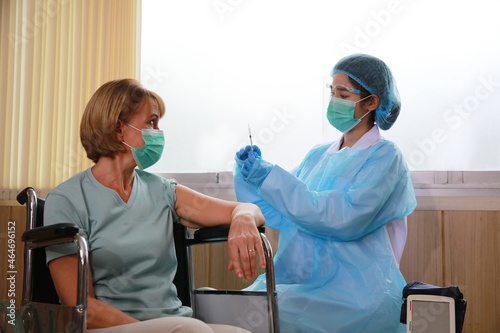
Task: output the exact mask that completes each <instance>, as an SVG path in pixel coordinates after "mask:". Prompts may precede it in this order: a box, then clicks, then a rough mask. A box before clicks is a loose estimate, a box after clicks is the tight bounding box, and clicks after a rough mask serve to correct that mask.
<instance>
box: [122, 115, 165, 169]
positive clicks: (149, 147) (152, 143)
mask: <svg viewBox="0 0 500 333" xmlns="http://www.w3.org/2000/svg"><path fill="white" fill-rule="evenodd" d="M127 125H129V126H130V127H132V128H133V129H136V130H138V131H140V132H142V138H143V140H144V142H145V145H144V147H140V148H132V147H131V146H130V145H128V144H126V143H125V142H123V141H122V143H123V144H124V145H126V146H127V147H129V148H130V150H131V151H132V156H133V157H134V160H135V163H137V166H138V167H139V169H141V170H144V169H146V168H149V167H150V166H152V165H153V164H155V163H156V162H158V161H159V160H160V157H161V154H162V153H163V147H165V137H164V136H163V131H162V130H155V129H142V130H140V129H138V128H136V127H134V126H132V125H130V124H127Z"/></svg>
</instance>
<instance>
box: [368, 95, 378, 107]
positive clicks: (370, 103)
mask: <svg viewBox="0 0 500 333" xmlns="http://www.w3.org/2000/svg"><path fill="white" fill-rule="evenodd" d="M379 105H380V97H378V96H377V95H373V96H372V97H371V98H370V100H369V101H368V110H370V111H373V110H375V109H376V108H378V106H379Z"/></svg>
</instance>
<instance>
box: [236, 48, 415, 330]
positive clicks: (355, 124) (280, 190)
mask: <svg viewBox="0 0 500 333" xmlns="http://www.w3.org/2000/svg"><path fill="white" fill-rule="evenodd" d="M332 77H333V81H332V84H331V86H330V88H331V101H330V104H329V106H328V110H327V118H328V121H329V122H330V124H332V126H334V127H335V128H337V129H338V130H339V131H341V132H342V133H343V135H342V136H341V138H340V139H339V140H338V141H335V142H333V143H331V142H330V143H326V144H321V145H318V146H316V147H314V148H313V149H312V150H311V151H310V152H309V153H308V154H307V155H306V157H305V159H304V160H303V161H302V163H301V164H300V165H299V166H298V167H297V168H295V169H294V170H293V171H292V172H290V173H289V172H287V171H285V170H283V169H282V168H280V167H279V166H278V165H273V164H271V163H269V162H267V161H265V160H263V159H262V157H261V152H260V149H258V147H256V146H254V147H253V148H254V149H253V150H251V149H250V147H246V148H243V149H241V150H240V151H239V152H237V154H236V161H237V165H236V169H235V188H236V194H237V197H238V200H239V201H242V202H253V203H255V204H257V205H258V206H259V207H260V208H261V210H262V212H263V213H264V216H265V218H266V225H267V226H269V227H271V228H274V229H277V230H279V231H280V234H279V246H278V251H277V253H276V256H275V277H276V284H277V286H276V289H277V291H278V306H279V320H280V329H281V330H282V331H283V332H287V333H288V332H336V333H341V332H346V333H347V332H348V333H355V332H360V333H361V332H380V333H388V332H404V330H405V327H404V326H403V325H401V324H399V314H400V308H401V291H402V289H403V287H404V286H405V284H406V282H405V280H404V278H403V276H402V275H401V273H400V271H399V262H400V260H401V255H402V253H403V249H404V245H405V242H406V230H407V229H406V217H407V216H408V215H409V214H410V213H411V212H412V211H413V210H414V209H415V207H416V200H415V194H414V191H413V186H412V183H411V180H410V173H409V171H408V168H407V165H406V163H405V161H404V159H403V156H402V155H401V152H400V151H399V149H398V148H397V146H396V145H395V144H394V143H393V142H390V141H388V140H385V139H384V138H382V137H381V136H380V129H382V130H388V129H389V128H390V127H391V126H392V125H393V124H394V122H395V121H396V119H397V117H398V115H399V112H400V108H401V102H400V98H399V94H398V90H397V87H396V83H395V81H394V78H393V76H392V74H391V71H390V70H389V68H388V67H387V66H386V64H385V63H384V62H383V61H381V60H380V59H378V58H375V57H372V56H369V55H364V54H356V55H351V56H347V57H345V58H343V59H341V60H340V61H339V62H338V63H337V64H336V65H335V67H334V68H333V70H332ZM263 289H265V278H264V276H260V277H258V278H257V280H256V281H255V283H254V284H253V285H252V286H250V287H249V288H248V290H263Z"/></svg>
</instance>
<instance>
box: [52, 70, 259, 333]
mask: <svg viewBox="0 0 500 333" xmlns="http://www.w3.org/2000/svg"><path fill="white" fill-rule="evenodd" d="M164 113H165V106H164V103H163V101H162V99H161V98H160V97H159V96H158V95H157V94H155V93H153V92H151V91H148V90H146V89H144V88H143V87H141V85H140V83H139V82H137V81H135V80H130V79H125V80H117V81H111V82H108V83H106V84H104V85H103V86H101V87H100V88H99V89H98V90H97V91H96V92H95V94H94V95H93V96H92V98H91V99H90V101H89V102H88V104H87V107H86V109H85V112H84V114H83V117H82V120H81V128H80V136H81V142H82V144H83V146H84V148H85V150H86V152H87V156H88V158H90V159H91V160H92V161H93V162H95V165H94V166H93V167H91V168H90V169H87V170H85V171H83V172H81V173H78V174H76V175H75V176H73V177H72V178H70V179H69V180H67V181H65V182H64V183H62V184H60V185H59V186H57V187H56V188H55V189H54V190H52V191H51V192H50V193H49V194H48V196H47V199H46V206H45V216H44V220H45V221H46V224H53V223H60V222H71V223H74V224H76V225H77V226H78V227H79V229H80V231H79V232H80V234H82V235H83V236H84V237H85V238H86V239H87V241H88V244H89V249H90V267H91V274H90V275H91V276H90V281H89V300H88V319H87V326H88V328H89V329H100V328H108V329H105V330H96V331H98V332H101V331H102V332H171V331H175V332H178V331H182V332H236V331H237V332H242V331H244V330H241V329H236V328H231V327H228V326H223V325H206V324H204V323H202V322H201V321H198V320H196V319H193V318H190V317H191V315H192V311H191V309H190V308H188V307H185V306H182V304H181V302H180V301H179V300H178V299H177V296H176V295H177V294H176V289H175V286H174V285H173V283H172V281H173V278H174V275H175V272H176V267H177V261H176V257H175V249H174V243H173V237H172V224H173V223H182V224H183V225H185V226H187V227H193V228H199V227H204V226H214V225H216V224H230V231H229V239H228V246H229V255H230V265H229V269H230V270H234V271H235V273H236V275H237V276H238V277H239V278H242V277H245V278H246V279H250V278H252V277H255V276H256V257H257V256H258V257H259V262H260V263H261V266H262V267H265V263H264V262H265V261H264V253H263V249H262V246H261V241H260V237H259V233H258V231H257V226H260V225H263V224H264V217H263V215H262V213H261V212H260V210H259V208H258V207H257V206H255V205H253V204H245V203H237V202H229V201H223V200H219V199H215V198H211V197H208V196H205V195H203V194H200V193H197V192H195V191H193V190H190V189H189V188H187V187H184V186H182V185H178V184H177V183H176V181H175V180H167V179H164V178H161V177H158V176H156V175H153V174H151V173H148V172H146V171H143V169H145V168H147V167H149V166H151V165H153V164H154V163H156V162H157V161H158V160H159V159H160V156H161V154H162V151H163V146H164V137H163V132H162V131H161V130H159V129H158V121H159V119H160V118H161V117H162V116H163V115H164ZM136 166H137V167H139V169H136ZM74 253H75V249H74V248H72V247H71V246H69V247H68V246H58V247H52V248H50V249H48V250H47V262H48V265H49V268H50V272H51V274H52V277H53V280H54V283H55V286H56V289H57V292H58V294H59V297H60V299H61V301H62V303H63V304H68V305H74V304H75V303H76V299H75V295H76V289H75V288H76V279H77V271H76V267H77V263H76V261H77V257H76V254H74ZM158 318H160V319H158ZM126 324H128V325H126ZM109 327H111V328H109Z"/></svg>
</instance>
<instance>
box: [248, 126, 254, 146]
mask: <svg viewBox="0 0 500 333" xmlns="http://www.w3.org/2000/svg"><path fill="white" fill-rule="evenodd" d="M248 137H249V138H250V149H251V150H252V151H253V142H252V130H251V129H250V123H249V124H248Z"/></svg>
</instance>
